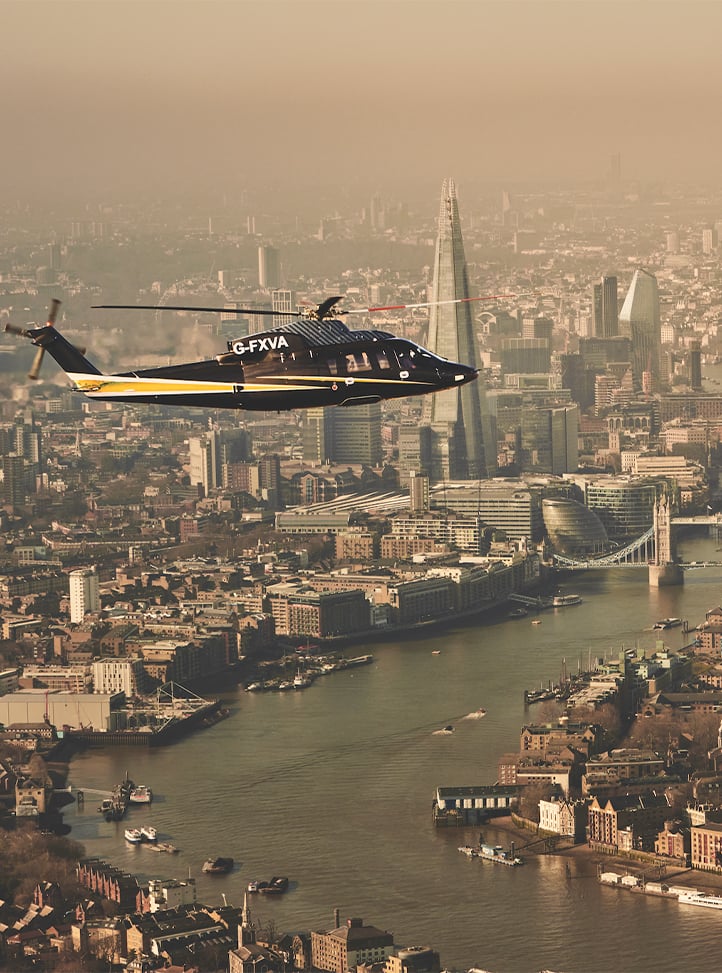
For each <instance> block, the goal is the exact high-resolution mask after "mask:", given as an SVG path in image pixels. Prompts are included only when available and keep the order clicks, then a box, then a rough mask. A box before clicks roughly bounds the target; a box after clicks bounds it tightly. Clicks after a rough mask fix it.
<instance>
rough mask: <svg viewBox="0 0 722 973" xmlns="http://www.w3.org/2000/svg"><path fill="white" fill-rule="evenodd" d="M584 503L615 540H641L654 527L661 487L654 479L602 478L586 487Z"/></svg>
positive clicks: (584, 485)
mask: <svg viewBox="0 0 722 973" xmlns="http://www.w3.org/2000/svg"><path fill="white" fill-rule="evenodd" d="M583 489H584V502H585V504H586V505H587V507H589V508H590V510H594V511H596V513H597V515H598V517H599V519H600V520H601V522H602V524H603V525H604V527H605V528H606V531H607V534H608V535H609V538H610V539H611V540H613V541H618V542H620V541H628V540H633V539H634V538H635V537H641V535H642V534H644V533H645V531H647V530H649V528H650V527H651V526H652V519H653V515H654V504H655V502H656V500H657V494H658V492H659V490H660V486H659V485H658V484H657V483H655V482H653V481H651V480H639V479H630V478H628V477H599V478H598V479H595V480H590V481H587V482H585V483H584V484H583Z"/></svg>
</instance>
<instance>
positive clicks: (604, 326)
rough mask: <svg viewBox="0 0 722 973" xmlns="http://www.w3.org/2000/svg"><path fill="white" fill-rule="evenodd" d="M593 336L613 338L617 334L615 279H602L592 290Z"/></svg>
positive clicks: (617, 309) (617, 310) (617, 317)
mask: <svg viewBox="0 0 722 973" xmlns="http://www.w3.org/2000/svg"><path fill="white" fill-rule="evenodd" d="M592 303H593V308H594V336H595V337H596V338H614V337H616V336H617V335H618V334H619V305H618V303H617V278H616V277H606V276H605V277H602V279H601V281H600V282H599V283H598V284H595V285H594V289H593V302H592Z"/></svg>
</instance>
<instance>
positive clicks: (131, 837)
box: [125, 828, 143, 845]
mask: <svg viewBox="0 0 722 973" xmlns="http://www.w3.org/2000/svg"><path fill="white" fill-rule="evenodd" d="M125 840H126V841H129V842H130V843H131V845H139V844H140V843H141V841H142V840H143V835H142V834H141V833H140V831H139V830H138V828H126V829H125Z"/></svg>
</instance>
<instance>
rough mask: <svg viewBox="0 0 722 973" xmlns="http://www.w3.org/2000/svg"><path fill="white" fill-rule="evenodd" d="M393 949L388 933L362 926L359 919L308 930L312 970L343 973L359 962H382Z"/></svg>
mask: <svg viewBox="0 0 722 973" xmlns="http://www.w3.org/2000/svg"><path fill="white" fill-rule="evenodd" d="M336 920H337V923H338V916H337V917H336ZM393 952H394V937H393V936H392V935H391V933H389V932H385V931H384V930H381V929H376V928H375V927H374V926H366V925H364V922H363V920H362V919H347V920H346V925H344V926H341V925H338V924H337V927H336V928H335V929H331V930H329V931H328V932H312V933H311V964H312V966H313V968H314V969H316V970H328V971H329V973H345V971H346V970H355V969H356V967H357V966H358V965H359V964H364V965H367V966H370V965H372V964H374V963H385V962H386V961H387V960H388V958H389V956H391V955H392V954H393Z"/></svg>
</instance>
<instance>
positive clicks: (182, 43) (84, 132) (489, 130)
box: [0, 0, 722, 200]
mask: <svg viewBox="0 0 722 973" xmlns="http://www.w3.org/2000/svg"><path fill="white" fill-rule="evenodd" d="M2 12H3V26H4V36H5V38H6V41H7V43H6V45H5V49H4V51H3V59H2V62H0V82H2V90H3V91H4V92H5V93H6V94H5V104H4V106H3V109H4V110H3V122H4V124H3V136H4V140H3V141H4V152H3V180H2V186H1V188H0V198H1V199H9V200H14V199H20V200H26V199H30V200H32V199H33V198H34V197H35V196H37V198H42V199H45V198H47V197H48V195H49V196H51V197H52V195H53V193H55V194H56V195H57V198H58V199H63V198H72V199H82V198H88V199H90V200H97V199H102V198H113V199H118V198H124V199H127V198H132V197H133V196H140V197H141V198H153V197H156V196H157V195H158V194H169V195H170V196H174V195H183V194H189V193H192V192H194V191H195V190H196V189H197V187H198V186H199V185H200V186H203V187H206V188H209V189H210V188H215V187H219V186H223V187H226V190H227V191H228V192H237V191H239V187H243V186H258V185H261V184H264V185H265V184H268V185H272V186H284V187H286V188H287V189H288V191H289V193H291V194H293V193H296V194H297V195H298V196H303V195H304V194H305V193H306V192H308V191H310V190H311V187H321V186H325V187H326V188H327V189H329V190H332V189H334V188H335V189H336V191H337V192H342V191H343V190H344V188H345V189H346V191H348V192H356V191H364V192H368V191H371V190H373V189H376V188H380V189H382V190H383V189H384V187H389V190H390V191H391V192H396V191H397V190H396V188H395V187H399V189H400V188H401V187H409V188H410V187H412V186H415V185H419V184H421V185H424V184H425V183H426V182H427V181H433V182H434V183H435V182H438V183H439V184H440V183H441V180H442V179H443V178H444V177H445V176H446V175H448V174H453V175H454V177H455V178H456V180H457V182H458V183H459V185H460V186H463V185H471V184H472V183H474V184H476V183H477V181H478V182H479V183H480V184H482V185H486V184H490V185H502V184H503V185H507V186H515V185H519V184H526V183H530V182H533V183H536V184H544V185H551V184H555V185H559V184H560V183H566V184H569V183H570V182H572V181H588V180H599V179H604V177H605V175H606V174H607V172H608V170H609V166H610V159H611V156H612V155H614V154H616V153H620V154H621V157H622V178H623V180H626V181H628V182H630V181H631V182H643V183H644V184H657V183H666V182H671V183H676V182H686V183H700V184H705V183H707V182H708V181H709V182H712V183H714V182H715V181H719V173H718V162H717V160H718V158H719V155H720V149H722V133H721V132H720V130H719V126H718V125H716V124H715V122H716V119H717V117H718V113H719V112H718V105H717V88H716V85H715V83H714V82H715V79H716V77H717V75H718V39H719V37H720V36H722V4H719V3H709V2H704V0H685V2H684V3H682V2H681V0H669V2H659V3H655V2H644V0H631V2H625V3H622V2H616V0H608V2H602V0H535V2H533V0H509V2H495V0H469V2H467V0H451V2H448V0H445V2H442V0H406V2H405V0H388V2H383V3H381V2H378V0H336V2H334V3H330V2H324V0H236V2H234V0H193V2H188V0H148V2H144V3H132V2H123V0H5V2H4V3H3V5H2ZM367 187H368V188H367Z"/></svg>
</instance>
